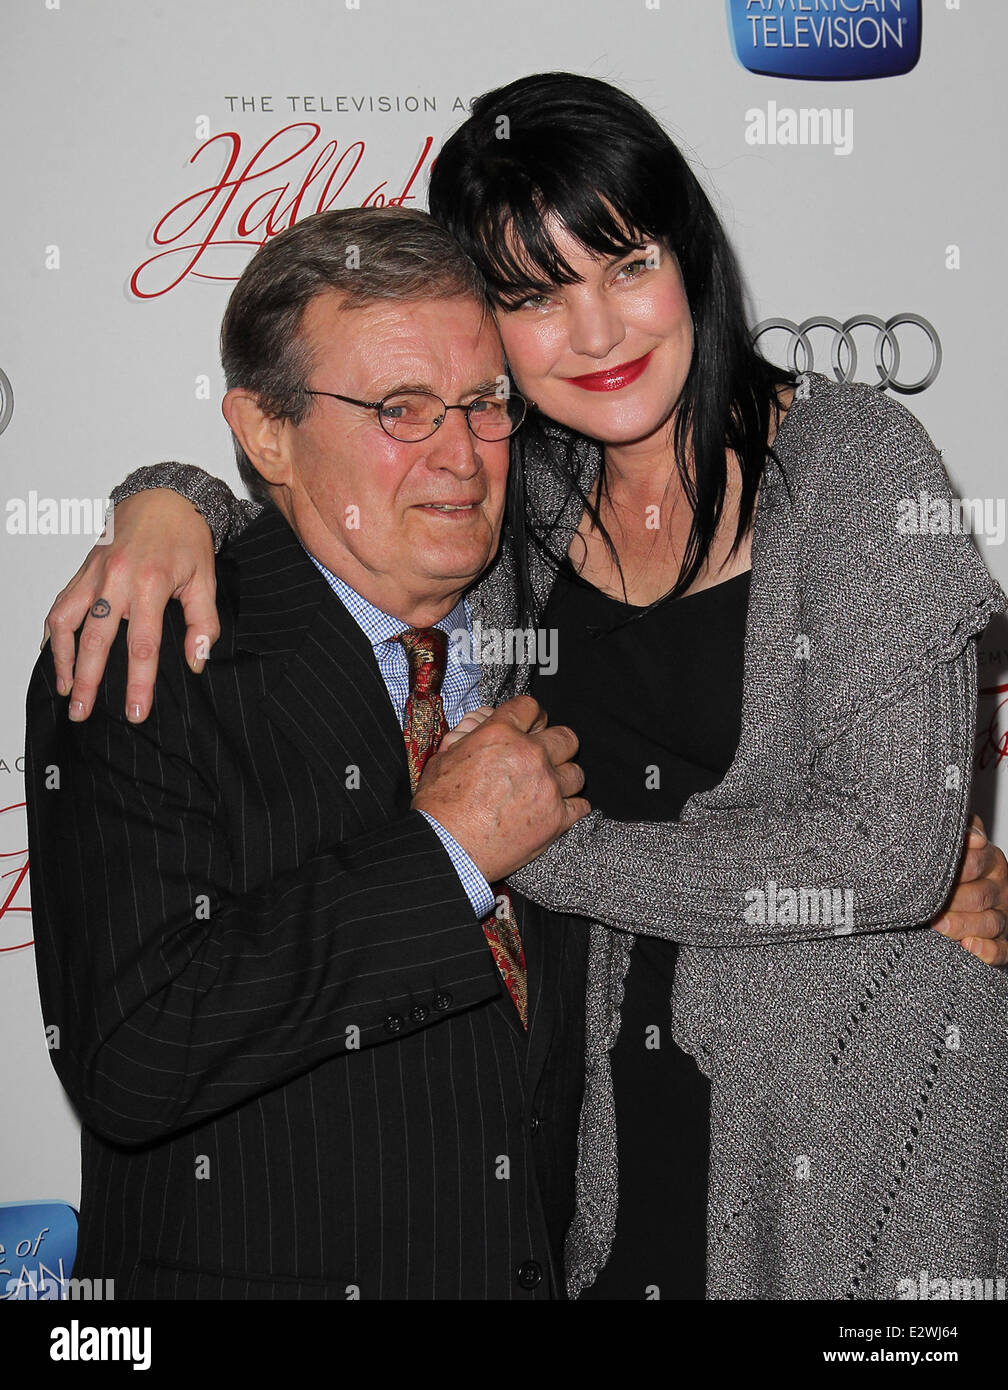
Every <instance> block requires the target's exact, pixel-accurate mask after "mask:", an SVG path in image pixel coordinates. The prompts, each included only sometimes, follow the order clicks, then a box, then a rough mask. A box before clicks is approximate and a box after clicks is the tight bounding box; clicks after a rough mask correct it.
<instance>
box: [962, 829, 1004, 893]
mask: <svg viewBox="0 0 1008 1390" xmlns="http://www.w3.org/2000/svg"><path fill="white" fill-rule="evenodd" d="M997 856H998V848H997V845H991V844H988V843H987V841H986V840H984V841H983V843H982V844H973V845H967V847H966V853H965V854H964V856H963V862H962V866H961V868H960V870H959V879H958V882H959V884H960V885H962V884H964V883H970V882H971V881H972V880H973V879H979V878H983V877H984V875H985V874H989V873H990V872H991V870H992V869H993V868H994V867H995V865H996V863H997Z"/></svg>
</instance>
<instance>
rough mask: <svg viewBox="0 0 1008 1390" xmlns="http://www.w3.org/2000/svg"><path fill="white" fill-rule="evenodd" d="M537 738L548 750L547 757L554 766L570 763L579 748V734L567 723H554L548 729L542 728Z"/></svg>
mask: <svg viewBox="0 0 1008 1390" xmlns="http://www.w3.org/2000/svg"><path fill="white" fill-rule="evenodd" d="M535 738H537V739H538V740H539V741H540V743H541V744H542V746H543V748H544V749H545V750H546V754H547V757H548V758H549V760H550V762H551V763H552V764H553V766H554V767H559V766H560V765H561V763H569V762H570V761H571V760H572V759H573V757H574V754H575V753H576V752H577V750H578V738H577V734H576V733H575V732H574V730H573V729H568V728H567V725H566V724H553V725H551V726H550V727H549V728H547V729H541V730H540V731H539V733H537V734H536V735H535Z"/></svg>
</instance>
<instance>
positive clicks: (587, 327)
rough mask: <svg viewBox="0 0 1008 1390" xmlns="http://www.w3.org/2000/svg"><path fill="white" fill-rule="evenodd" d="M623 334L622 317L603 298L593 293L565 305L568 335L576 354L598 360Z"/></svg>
mask: <svg viewBox="0 0 1008 1390" xmlns="http://www.w3.org/2000/svg"><path fill="white" fill-rule="evenodd" d="M625 337H626V328H625V326H624V324H623V320H622V319H621V318H620V316H619V314H618V313H617V312H616V311H615V310H614V308H613V307H612V305H610V304H607V303H606V301H605V299H603V298H597V297H595V296H592V298H590V299H584V300H581V301H578V302H575V303H573V304H571V305H569V306H568V310H567V338H568V342H569V344H570V349H571V352H573V353H575V354H576V355H577V356H579V357H594V358H597V359H598V360H599V361H601V360H602V359H603V358H605V357H608V356H609V354H610V352H612V350H613V348H614V347H618V346H619V344H620V343H621V342H622V341H623V339H624V338H625Z"/></svg>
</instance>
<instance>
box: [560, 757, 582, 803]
mask: <svg viewBox="0 0 1008 1390" xmlns="http://www.w3.org/2000/svg"><path fill="white" fill-rule="evenodd" d="M556 775H557V781H558V782H559V784H560V794H561V795H562V796H563V797H564V799H565V800H566V799H567V798H568V797H572V796H573V795H574V794H575V793H576V792H579V791H580V790H581V788H582V787H583V786H584V784H585V775H584V772H583V771H582V769H581V768H580V767H579V766H578V764H577V763H561V765H560V766H559V767H558V768H557V770H556Z"/></svg>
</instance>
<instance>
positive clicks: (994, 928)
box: [935, 907, 1008, 941]
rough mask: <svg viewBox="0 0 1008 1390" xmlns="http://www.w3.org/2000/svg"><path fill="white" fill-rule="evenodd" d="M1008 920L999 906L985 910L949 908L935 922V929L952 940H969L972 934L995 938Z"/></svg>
mask: <svg viewBox="0 0 1008 1390" xmlns="http://www.w3.org/2000/svg"><path fill="white" fill-rule="evenodd" d="M1006 927H1008V920H1006V918H1005V914H1004V913H1003V912H1002V911H1000V909H999V908H996V907H992V908H989V909H987V911H985V912H956V911H953V910H951V909H950V910H949V911H948V912H946V913H945V915H944V917H942V918H941V920H940V921H938V922H936V923H935V931H940V932H941V934H942V936H947V937H949V938H950V939H951V940H952V941H967V940H968V939H969V938H970V937H971V936H976V937H982V938H985V939H986V940H991V941H992V940H993V939H994V938H995V937H997V936H1001V935H1002V934H1003V933H1004V931H1005V929H1006Z"/></svg>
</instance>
